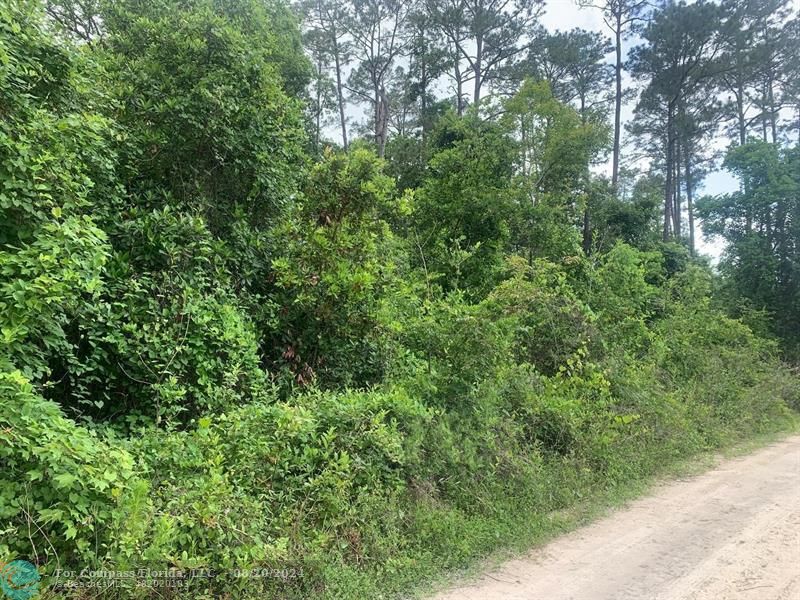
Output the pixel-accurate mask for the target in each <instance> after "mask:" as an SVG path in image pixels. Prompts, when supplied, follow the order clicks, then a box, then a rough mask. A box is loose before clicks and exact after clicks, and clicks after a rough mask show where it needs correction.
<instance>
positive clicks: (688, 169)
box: [683, 150, 695, 256]
mask: <svg viewBox="0 0 800 600" xmlns="http://www.w3.org/2000/svg"><path fill="white" fill-rule="evenodd" d="M683 154H684V156H683V160H684V162H685V166H684V172H685V177H686V214H687V216H688V218H689V254H690V255H691V256H694V244H695V242H694V198H693V197H692V193H693V190H692V157H691V155H690V153H689V151H688V150H684V151H683Z"/></svg>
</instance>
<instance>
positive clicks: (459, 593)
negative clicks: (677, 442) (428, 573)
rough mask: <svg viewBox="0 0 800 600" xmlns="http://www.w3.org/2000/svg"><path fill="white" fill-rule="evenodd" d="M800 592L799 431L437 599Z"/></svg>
mask: <svg viewBox="0 0 800 600" xmlns="http://www.w3.org/2000/svg"><path fill="white" fill-rule="evenodd" d="M500 599H502V600H522V599H524V600H800V436H794V437H791V438H788V439H786V440H784V441H782V442H777V443H774V444H772V445H770V446H768V447H766V448H764V449H762V450H759V451H758V452H756V453H755V454H752V455H750V456H745V457H741V458H736V459H733V460H728V461H725V462H723V463H722V464H720V465H719V466H718V467H717V468H715V469H714V470H713V471H710V472H707V473H704V474H702V475H698V476H695V477H691V478H688V479H684V480H679V481H675V482H670V483H667V484H662V485H661V486H659V487H657V488H656V489H655V490H654V491H653V492H652V494H651V495H649V496H648V497H645V498H642V499H640V500H637V501H634V502H631V503H630V504H629V505H628V506H627V507H626V508H623V509H621V510H619V511H617V512H615V513H614V514H612V515H611V516H609V517H607V518H605V519H602V520H600V521H597V522H595V523H593V524H592V525H589V526H588V527H584V528H582V529H579V530H577V531H575V532H573V533H571V534H569V535H566V536H564V537H561V538H558V539H557V540H555V541H554V542H552V543H550V544H548V545H547V546H544V547H543V548H540V549H537V550H534V551H532V552H531V553H530V554H529V555H528V556H527V557H526V558H523V559H519V560H513V561H510V562H508V563H505V564H504V565H502V566H501V567H499V568H498V569H497V570H495V571H492V572H490V573H488V574H486V575H483V576H482V577H481V578H480V579H478V580H477V581H475V582H472V583H470V584H465V585H462V586H461V587H458V588H453V589H451V590H449V591H446V592H444V593H442V594H440V595H438V596H436V600H500Z"/></svg>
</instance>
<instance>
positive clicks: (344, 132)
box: [331, 30, 347, 152]
mask: <svg viewBox="0 0 800 600" xmlns="http://www.w3.org/2000/svg"><path fill="white" fill-rule="evenodd" d="M331 35H332V37H333V60H334V62H335V64H336V102H337V103H338V104H339V124H340V125H341V127H342V147H343V148H344V150H345V152H347V120H346V119H345V116H344V93H343V92H342V89H343V87H344V86H343V85H342V65H341V57H340V56H339V42H337V41H336V32H335V30H334V32H333V33H332V34H331Z"/></svg>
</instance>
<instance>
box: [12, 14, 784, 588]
mask: <svg viewBox="0 0 800 600" xmlns="http://www.w3.org/2000/svg"><path fill="white" fill-rule="evenodd" d="M450 4H452V6H450ZM474 4H475V5H476V6H480V7H481V11H482V12H481V15H482V16H481V18H478V17H476V16H475V14H473V13H469V12H467V11H459V10H458V6H459V3H458V2H456V1H455V0H453V2H442V3H437V2H431V3H425V2H420V3H418V4H414V5H413V6H411V5H406V4H404V5H402V6H401V5H399V4H395V3H393V2H388V1H384V0H370V1H362V0H355V2H354V4H353V5H350V4H346V3H340V2H338V1H337V0H331V1H326V2H314V3H309V5H307V6H302V7H299V8H298V11H299V12H298V13H297V14H296V13H295V11H294V9H293V8H290V7H288V6H285V5H283V4H281V3H279V2H278V1H273V0H184V1H181V2H177V1H176V0H147V1H141V0H114V1H113V2H111V1H109V2H103V1H101V2H99V3H95V2H93V1H74V0H59V1H52V2H48V3H46V4H43V3H41V2H39V1H37V0H0V117H2V118H1V119H0V211H2V219H0V561H2V562H5V561H6V560H7V559H12V558H26V559H28V560H30V561H31V562H34V563H35V564H36V565H37V566H38V567H39V570H40V572H41V573H42V574H43V575H45V584H48V585H53V586H56V587H53V588H52V589H53V590H54V591H53V593H55V594H64V595H66V596H74V597H86V595H88V592H87V590H86V588H77V589H72V590H70V589H60V588H57V586H58V584H59V582H61V583H63V581H64V578H63V577H62V578H61V579H60V580H59V579H58V578H56V577H55V574H56V573H57V571H58V570H59V569H61V570H76V571H78V572H80V571H81V570H83V569H86V568H88V569H90V570H93V571H96V570H109V571H132V570H138V569H152V570H153V571H163V570H164V569H168V568H179V569H208V570H210V571H213V576H212V577H199V576H198V577H194V578H191V579H187V580H185V581H184V582H182V583H183V584H184V585H183V587H179V588H175V589H171V590H164V589H161V588H154V587H147V586H144V587H137V586H136V581H135V580H133V579H127V580H125V579H123V580H119V579H118V580H117V581H116V584H117V585H118V586H122V587H116V588H114V589H110V590H106V591H105V592H103V593H105V594H107V595H108V596H111V597H150V596H163V595H167V596H169V595H177V596H181V597H191V598H203V597H209V598H210V597H232V598H244V597H252V598H264V597H276V598H284V597H287V598H307V597H310V596H311V595H319V596H322V597H328V598H373V597H392V596H395V595H398V594H401V593H403V592H407V591H408V590H409V589H410V588H411V586H413V585H415V584H418V583H419V582H421V581H424V580H428V579H430V578H433V577H435V576H437V575H438V574H441V572H442V571H443V570H446V569H449V568H455V567H460V566H464V565H466V564H468V563H469V562H470V561H471V560H474V559H475V558H477V557H480V556H482V555H485V554H486V553H488V552H490V551H491V550H493V549H495V548H497V547H499V546H501V545H503V544H506V543H509V542H510V541H513V540H524V539H533V538H534V537H535V536H536V535H537V534H538V533H541V532H543V531H546V530H547V525H546V522H547V516H548V515H549V514H551V513H552V512H553V511H558V510H561V509H567V508H570V507H572V506H574V505H575V504H576V503H578V502H581V501H583V500H584V499H586V498H591V497H592V496H593V495H595V494H599V493H601V492H603V491H608V490H613V489H616V488H618V487H619V488H622V487H624V486H626V485H630V484H631V482H636V481H641V480H644V479H646V478H647V477H651V476H653V475H655V474H658V473H659V472H661V471H662V469H663V468H664V467H665V465H669V464H671V463H673V462H674V461H676V460H679V459H681V458H686V457H691V456H693V455H695V454H697V453H699V452H701V451H705V450H709V449H714V448H717V447H721V446H724V445H725V444H729V443H732V442H733V441H736V440H738V439H742V438H744V437H747V436H752V435H755V434H759V433H767V432H774V431H779V430H782V429H785V428H788V427H792V426H794V425H795V424H796V422H797V412H798V411H800V379H798V376H797V373H796V370H793V368H792V367H791V366H790V364H791V361H793V360H796V359H797V357H798V346H797V341H798V339H800V316H799V315H800V267H799V266H798V265H800V258H799V257H798V252H800V229H799V227H800V215H799V214H798V213H800V163H799V162H798V161H799V160H800V150H798V145H797V142H796V141H795V140H794V139H793V137H792V136H793V135H794V132H795V131H796V130H797V123H796V121H795V120H793V118H794V117H793V114H794V113H792V112H791V110H789V109H792V110H795V109H797V107H798V104H797V102H798V101H797V87H796V82H797V80H798V78H797V77H794V78H793V76H792V74H791V72H790V69H792V68H794V69H796V68H797V66H796V64H791V61H789V60H788V57H791V56H792V52H793V50H792V43H794V44H795V46H796V44H797V40H798V38H800V36H796V35H793V34H792V31H796V29H797V18H796V17H794V19H795V20H794V21H790V20H789V19H788V18H786V15H784V14H783V13H782V12H781V11H782V10H783V5H782V4H781V3H776V2H774V1H767V0H763V1H759V2H726V3H723V4H722V5H721V6H719V5H716V4H706V3H703V2H697V3H693V4H691V5H684V4H681V3H670V4H668V5H666V6H664V7H662V8H659V9H656V10H655V12H652V13H648V12H647V10H646V6H645V5H644V4H636V3H629V4H628V3H625V2H614V3H610V4H609V5H608V6H605V5H604V7H601V8H602V10H604V14H605V15H606V16H607V18H608V20H609V23H611V24H615V27H616V28H617V31H619V32H620V35H618V36H617V39H616V42H617V44H620V43H621V41H620V40H621V39H622V37H623V33H625V32H628V30H629V29H630V28H631V27H634V28H638V31H639V34H638V35H639V40H640V41H641V45H640V46H637V48H636V49H635V50H634V51H633V52H632V54H631V61H630V63H629V64H628V65H627V66H626V68H630V70H631V73H632V74H634V76H635V77H636V78H637V79H638V80H639V81H641V82H642V85H641V95H640V100H639V104H638V107H637V117H636V119H635V120H634V122H633V123H632V124H631V126H630V133H631V134H632V135H634V136H635V140H636V142H637V144H639V146H640V147H641V149H642V151H643V152H645V153H648V156H650V158H651V162H650V167H649V169H644V168H642V169H639V172H638V173H635V172H634V170H632V169H631V168H628V169H626V168H624V164H622V163H623V160H622V158H621V155H622V152H623V148H622V146H621V145H620V142H619V139H620V132H619V128H618V127H614V126H613V125H609V122H613V121H617V122H618V119H616V118H612V115H611V114H610V113H616V115H615V116H618V114H619V102H618V100H620V96H619V95H615V94H608V93H607V88H608V85H609V82H610V81H612V80H614V78H615V74H614V72H613V67H609V66H607V65H605V63H604V62H603V61H604V56H605V54H606V52H607V51H608V50H610V49H612V48H613V45H612V46H608V44H607V42H606V41H605V39H604V37H603V36H601V35H599V34H589V33H587V32H580V31H573V32H568V33H560V34H555V35H550V34H547V33H545V32H544V31H540V30H539V29H537V28H536V25H535V23H536V13H537V6H536V5H535V4H534V3H531V2H523V1H522V0H520V1H518V2H516V3H512V4H513V7H511V5H508V6H507V7H506V9H499V8H498V7H497V6H496V4H497V3H495V2H492V1H491V0H485V1H484V0H479V1H478V2H477V3H474ZM648 10H649V9H648ZM698 11H700V12H702V13H703V14H701V15H700V16H698V14H699V13H698ZM705 13H708V14H705ZM615 15H616V16H615ZM617 17H618V18H617ZM779 17H780V18H779ZM470 18H472V19H474V20H475V22H474V23H472V22H468V21H469V20H470ZM615 19H616V20H615ZM781 19H782V20H781ZM376 23H377V24H381V25H382V27H376V26H375V24H376ZM392 23H394V29H392V27H390V26H388V25H391V24H392ZM387 24H388V25H387ZM689 24H691V25H692V27H689ZM387 31H392V32H393V33H392V34H391V37H390V38H389V37H386V36H389V35H390V34H388V33H386V32H387ZM376 32H377V33H376ZM375 35H377V36H384V37H386V39H383V38H382V39H381V40H380V41H381V43H380V44H377V43H376V40H375V39H371V38H370V36H375ZM626 35H627V34H626ZM475 40H480V43H477V45H476V44H475V43H474V42H475ZM304 45H305V49H306V51H307V53H304V52H303V47H304ZM376 48H377V49H378V50H377V51H376ZM370 52H372V54H370ZM453 53H455V56H456V60H455V62H453V60H452V59H453ZM476 53H477V54H476ZM691 53H694V54H691ZM675 57H681V58H680V60H677V59H675ZM734 59H736V60H734ZM680 61H685V62H683V63H681V62H680ZM721 64H728V65H735V66H736V68H734V67H731V68H729V69H722V68H721V67H720V65H721ZM619 65H620V67H619V69H618V70H617V72H616V74H617V75H618V76H619V74H620V69H622V66H621V65H622V63H619ZM346 66H348V67H349V70H348V69H345V67H346ZM453 69H454V70H455V73H454V74H452V81H453V82H454V88H455V90H456V93H455V94H454V95H453V96H450V97H448V96H447V95H446V94H444V95H443V94H441V93H439V92H436V91H435V90H437V89H439V88H437V85H436V82H441V81H442V80H447V77H448V76H449V75H450V71H452V70H453ZM462 69H464V71H462ZM737 69H738V70H737ZM345 75H347V76H346V77H345ZM443 78H444V79H443ZM676 82H677V83H676ZM466 85H471V86H473V89H471V90H469V91H468V92H467V91H465V88H464V89H462V88H463V87H464V86H466ZM792 86H794V87H792ZM729 89H732V90H733V91H734V92H735V93H734V95H733V96H732V97H734V100H737V99H738V100H740V101H741V102H739V105H737V103H736V102H735V101H734V102H733V104H731V105H730V106H729V105H727V104H726V105H723V104H719V105H717V104H715V103H714V102H709V101H708V99H709V98H712V99H713V98H716V97H717V96H720V97H722V95H724V94H723V92H722V91H721V90H729ZM348 90H349V92H348ZM348 93H352V94H353V96H352V98H356V99H357V101H358V102H361V103H363V104H364V105H365V106H366V107H367V111H366V112H367V114H368V116H367V117H366V122H365V123H364V124H363V127H362V129H361V130H360V131H358V130H357V135H355V136H354V135H353V132H351V131H348V125H349V123H348V116H347V115H352V112H351V109H350V108H347V109H346V105H348V106H349V103H350V102H351V101H352V100H351V97H350V96H347V94H348ZM437 94H438V95H437ZM737 94H738V95H737ZM346 96H347V97H346ZM468 98H471V100H468ZM742 103H746V104H748V106H746V107H744V108H742V106H740V105H742ZM750 103H752V104H753V106H749V104H750ZM615 106H616V110H614V107H615ZM737 106H738V107H739V108H740V109H741V110H738V111H737V110H736V108H737ZM707 113H713V114H707ZM787 115H788V116H787ZM350 118H351V119H352V116H350ZM328 119H333V121H334V122H335V124H336V131H337V132H339V131H340V132H341V135H342V140H341V144H338V143H335V142H329V141H325V135H326V129H325V121H326V120H328ZM727 125H732V127H733V131H734V139H733V142H732V144H731V147H730V149H729V150H728V151H727V154H726V157H725V159H724V165H725V166H726V167H727V168H728V169H730V170H731V172H733V173H734V174H735V175H736V176H737V177H738V178H739V179H740V181H741V190H740V191H739V192H736V193H732V194H723V195H717V196H708V197H704V198H702V199H697V206H695V205H694V203H693V202H694V195H696V192H697V190H698V188H699V184H700V181H701V180H702V177H703V174H704V172H705V170H706V169H708V165H709V164H710V161H711V160H712V159H713V156H712V154H713V152H712V149H710V148H709V147H708V145H709V140H710V139H711V138H712V137H713V136H714V133H715V132H717V131H718V130H719V128H720V127H723V126H727ZM615 130H616V131H615ZM740 134H741V137H740ZM762 134H763V135H762ZM337 135H338V133H337ZM758 137H760V139H755V138H758ZM609 152H610V153H611V154H612V155H613V173H612V176H611V178H610V179H608V180H607V179H606V178H605V177H603V176H600V175H598V174H596V173H595V172H594V171H595V170H594V169H593V168H592V167H593V166H594V165H597V164H599V163H600V162H602V161H603V160H604V158H605V156H606V154H607V153H609ZM623 158H624V157H623ZM682 194H683V196H682ZM682 198H683V200H684V201H683V202H682ZM695 216H697V217H698V218H702V219H703V223H704V226H705V231H706V233H709V234H716V235H718V236H721V239H723V240H724V241H725V242H726V244H727V246H726V251H725V254H724V256H723V259H722V261H721V263H720V268H719V269H718V270H714V269H712V268H711V267H710V266H709V264H708V262H707V260H706V259H703V258H702V257H697V256H696V251H695V239H694V235H695V232H694V218H695ZM683 218H686V219H687V220H688V223H689V226H688V228H687V227H686V226H684V224H683V221H682V219H683ZM248 569H257V570H258V571H256V575H253V573H252V572H249V576H246V575H248V571H247V570H248ZM271 569H277V570H278V571H279V572H278V573H275V572H273V571H271ZM259 573H261V574H262V575H263V574H265V573H266V576H257V575H258V574H259ZM87 581H88V580H87ZM95 593H97V590H92V594H95Z"/></svg>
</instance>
